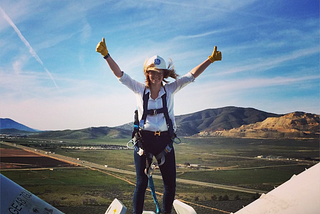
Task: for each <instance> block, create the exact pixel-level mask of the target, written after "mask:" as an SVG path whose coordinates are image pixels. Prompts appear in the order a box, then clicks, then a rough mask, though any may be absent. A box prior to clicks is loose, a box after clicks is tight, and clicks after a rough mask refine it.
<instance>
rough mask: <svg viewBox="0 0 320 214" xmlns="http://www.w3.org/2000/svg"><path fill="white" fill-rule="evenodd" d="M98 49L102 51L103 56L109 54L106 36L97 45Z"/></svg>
mask: <svg viewBox="0 0 320 214" xmlns="http://www.w3.org/2000/svg"><path fill="white" fill-rule="evenodd" d="M96 51H97V52H99V53H101V55H102V56H103V57H105V56H107V55H108V53H109V52H108V49H107V46H106V41H105V39H104V38H102V41H101V42H99V43H98V45H97V47H96Z"/></svg>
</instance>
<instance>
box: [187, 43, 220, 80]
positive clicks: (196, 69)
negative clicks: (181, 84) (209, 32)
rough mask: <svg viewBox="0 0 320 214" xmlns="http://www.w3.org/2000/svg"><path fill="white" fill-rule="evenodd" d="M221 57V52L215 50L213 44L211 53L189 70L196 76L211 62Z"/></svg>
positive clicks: (215, 47)
mask: <svg viewBox="0 0 320 214" xmlns="http://www.w3.org/2000/svg"><path fill="white" fill-rule="evenodd" d="M221 59H222V56H221V52H220V51H217V46H214V49H213V52H212V54H211V55H210V56H209V57H208V59H206V60H205V61H204V62H202V63H201V64H199V65H198V66H196V67H194V68H193V69H192V70H191V73H192V75H193V76H194V78H197V77H198V76H199V75H200V74H202V72H203V71H204V70H206V68H207V67H208V66H209V65H210V64H211V63H213V62H214V61H220V60H221Z"/></svg>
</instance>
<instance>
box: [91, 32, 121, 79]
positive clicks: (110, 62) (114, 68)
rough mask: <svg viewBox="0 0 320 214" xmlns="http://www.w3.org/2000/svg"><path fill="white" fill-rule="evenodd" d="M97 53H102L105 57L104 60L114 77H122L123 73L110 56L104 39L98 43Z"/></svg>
mask: <svg viewBox="0 0 320 214" xmlns="http://www.w3.org/2000/svg"><path fill="white" fill-rule="evenodd" d="M96 51H97V52H98V53H100V54H101V55H102V56H103V58H104V59H105V60H106V61H107V63H108V65H109V67H110V69H111V70H112V72H113V73H114V75H115V76H116V77H118V78H120V77H122V75H123V73H122V71H121V69H120V67H119V66H118V64H117V63H116V62H115V61H114V60H113V59H112V57H111V56H110V54H109V52H108V49H107V46H106V41H105V39H104V38H102V41H101V42H99V43H98V45H97V48H96Z"/></svg>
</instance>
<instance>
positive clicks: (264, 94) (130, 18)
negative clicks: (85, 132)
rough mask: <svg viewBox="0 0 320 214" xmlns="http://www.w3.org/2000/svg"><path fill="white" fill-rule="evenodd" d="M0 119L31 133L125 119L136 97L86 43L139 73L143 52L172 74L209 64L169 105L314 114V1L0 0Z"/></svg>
mask: <svg viewBox="0 0 320 214" xmlns="http://www.w3.org/2000/svg"><path fill="white" fill-rule="evenodd" d="M0 7H1V8H0V50H1V51H0V94H1V98H0V117H1V118H11V119H13V120H16V121H17V122H20V123H23V124H25V125H27V126H29V127H31V128H35V129H41V130H62V129H80V128H87V127H95V126H117V125H122V124H124V123H127V122H130V121H131V120H132V119H133V111H134V110H135V108H136V103H135V97H134V94H133V93H132V92H131V91H130V90H129V89H127V88H126V87H125V86H123V85H122V84H121V83H119V82H118V80H117V78H116V77H115V76H113V74H112V72H111V71H110V70H109V67H108V65H107V64H106V62H105V61H104V60H103V59H102V57H101V55H100V54H98V53H96V52H95V47H96V45H97V43H98V42H99V41H100V40H101V38H102V37H105V38H106V43H107V47H108V50H109V52H110V54H111V55H112V57H113V58H114V59H115V61H116V62H117V63H118V64H119V66H120V68H121V69H122V70H123V71H125V72H127V73H128V74H129V75H131V76H132V77H133V78H135V79H137V80H138V81H141V82H144V78H143V72H142V67H143V63H144V61H145V60H146V59H147V58H148V57H151V56H153V55H155V54H157V55H160V56H162V57H163V58H164V59H165V60H166V61H168V60H169V59H172V60H173V63H174V65H175V68H176V70H177V72H178V74H180V75H184V74H185V73H187V72H189V71H190V70H191V69H192V68H193V67H195V66H196V65H198V64H199V63H201V62H203V61H204V60H205V59H206V58H207V57H208V56H209V55H210V54H211V53H212V50H213V47H214V46H215V45H216V46H218V50H220V51H221V52H222V61H221V62H215V63H213V64H212V65H210V67H209V68H208V69H207V70H206V71H205V72H204V73H203V74H202V75H201V76H199V77H198V78H197V79H196V81H195V82H194V83H192V84H190V85H188V86H187V87H185V88H184V89H183V90H181V91H180V92H179V93H177V94H176V96H175V114H176V115H181V114H187V113H192V112H196V111H200V110H203V109H208V108H220V107H224V106H239V107H253V108H256V109H259V110H263V111H267V112H272V113H280V114H285V113H290V112H294V111H304V112H309V113H316V114H320V101H319V98H320V73H319V55H320V54H319V52H320V45H319V38H320V37H319V1H318V0H304V1H302V0H290V1H288V0H275V1H274V0H268V1H261V0H259V1H258V0H256V1H255V0H241V1H237V0H224V1H218V0H217V1H216V0H207V1H205V0H199V1H189V0H188V1H179V0H170V1H162V0H154V1H153V0H150V1H147V0H141V1H131V0H123V1H122V0H112V1H105V0H103V1H102V0H95V1H89V0H69V1H65V0H45V1H34V0H16V1H12V0H2V1H1V2H0Z"/></svg>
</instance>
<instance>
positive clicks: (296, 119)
mask: <svg viewBox="0 0 320 214" xmlns="http://www.w3.org/2000/svg"><path fill="white" fill-rule="evenodd" d="M319 117H320V116H319V115H316V114H311V113H304V112H293V113H288V114H284V115H283V114H274V113H268V112H264V111H261V110H257V109H254V108H242V107H233V106H229V107H223V108H217V109H206V110H203V111H199V112H195V113H191V114H186V115H180V116H176V118H175V119H176V124H177V130H178V131H177V135H178V136H224V137H251V138H297V137H302V138H310V137H311V138H316V137H319V136H320V135H319V133H320V131H319ZM13 122H14V121H13V120H11V119H1V120H0V131H1V132H2V133H4V131H5V130H7V131H8V130H9V131H13V130H16V132H17V130H23V131H28V132H29V131H30V132H36V131H37V130H34V129H31V128H29V127H27V126H24V125H22V124H19V123H16V125H15V124H14V123H13ZM132 129H133V123H132V122H131V123H127V124H124V125H122V126H117V127H90V128H86V129H80V130H63V131H43V132H39V133H38V134H37V135H33V136H34V137H36V136H37V137H39V138H51V139H106V138H108V139H110V138H129V137H130V136H131V131H132Z"/></svg>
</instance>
